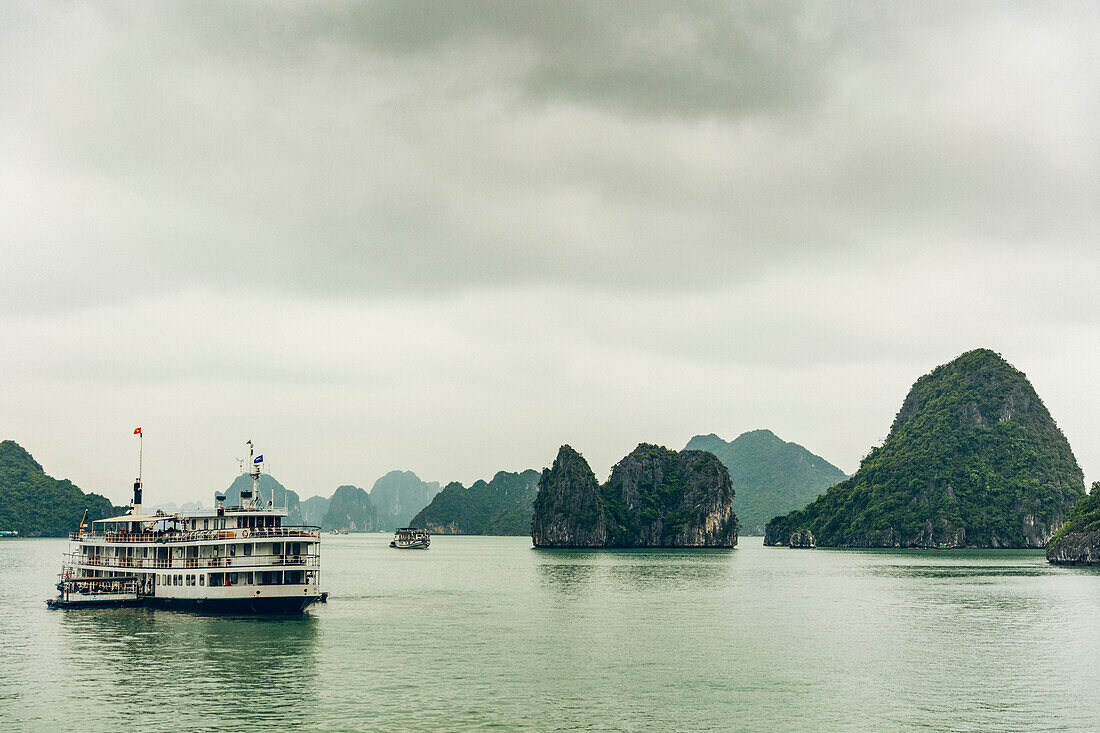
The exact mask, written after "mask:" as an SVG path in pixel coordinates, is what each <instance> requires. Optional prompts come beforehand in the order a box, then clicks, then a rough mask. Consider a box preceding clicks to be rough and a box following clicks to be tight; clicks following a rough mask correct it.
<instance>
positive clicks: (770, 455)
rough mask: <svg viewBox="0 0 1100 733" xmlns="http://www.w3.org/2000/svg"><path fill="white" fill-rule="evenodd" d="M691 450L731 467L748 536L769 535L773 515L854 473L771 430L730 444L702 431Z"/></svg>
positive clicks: (737, 506)
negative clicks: (714, 458)
mask: <svg viewBox="0 0 1100 733" xmlns="http://www.w3.org/2000/svg"><path fill="white" fill-rule="evenodd" d="M685 450H705V451H709V452H711V453H713V454H714V455H715V456H717V457H718V460H720V461H721V462H722V463H723V464H725V466H726V468H728V469H729V472H730V481H731V482H732V483H733V489H734V491H735V492H736V494H735V495H734V497H733V511H734V512H735V513H736V514H737V522H738V524H739V526H740V531H741V533H742V534H749V535H762V534H764V526H765V525H766V524H767V523H768V520H769V519H771V518H772V517H774V516H776V515H778V514H784V513H786V512H789V511H791V510H792V509H801V508H802V507H804V506H806V505H807V504H809V503H810V502H811V501H813V500H814V499H816V498H817V496H818V495H819V494H821V493H822V492H823V491H825V489H827V488H828V487H830V486H832V485H834V484H836V483H839V482H841V481H843V480H844V479H846V478H847V477H848V476H847V474H845V473H844V472H843V471H841V470H840V469H839V468H837V467H836V466H834V465H833V464H831V463H829V462H828V461H826V460H825V459H824V458H822V457H821V456H817V455H814V454H813V453H811V452H810V451H808V450H806V449H805V448H803V447H802V446H801V445H799V444H798V443H788V442H786V441H784V440H783V439H781V438H779V437H778V436H776V434H775V433H773V432H772V431H770V430H752V431H750V432H747V433H742V434H741V435H739V436H737V438H736V439H734V440H732V441H730V442H728V443H727V442H726V441H724V440H722V439H721V438H719V437H718V436H717V435H714V434H713V433H711V434H710V435H696V436H695V437H694V438H692V439H691V440H690V441H688V444H687V447H686V448H685Z"/></svg>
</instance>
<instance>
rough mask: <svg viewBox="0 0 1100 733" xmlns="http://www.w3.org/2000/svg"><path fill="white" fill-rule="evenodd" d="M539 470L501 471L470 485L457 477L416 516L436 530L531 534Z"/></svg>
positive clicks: (422, 524) (415, 524)
mask: <svg viewBox="0 0 1100 733" xmlns="http://www.w3.org/2000/svg"><path fill="white" fill-rule="evenodd" d="M539 475H540V474H539V472H538V471H535V470H533V469H528V470H526V471H523V472H522V473H511V472H508V471H500V472H498V473H497V475H496V476H493V478H492V480H491V481H488V482H486V481H476V482H474V484H473V485H472V486H470V488H468V489H467V488H466V487H464V486H463V485H462V484H460V483H458V482H457V481H454V482H451V483H450V484H447V486H446V487H444V489H443V490H442V491H440V492H439V493H438V494H436V495H435V498H433V499H432V503H431V504H429V505H428V506H426V507H424V509H422V510H421V511H420V513H419V514H417V515H416V516H415V517H414V518H413V520H412V525H411V526H413V527H424V528H425V529H428V530H430V531H431V532H434V533H436V534H484V535H529V534H530V533H531V516H532V514H533V512H534V503H535V495H536V494H537V493H538V488H539Z"/></svg>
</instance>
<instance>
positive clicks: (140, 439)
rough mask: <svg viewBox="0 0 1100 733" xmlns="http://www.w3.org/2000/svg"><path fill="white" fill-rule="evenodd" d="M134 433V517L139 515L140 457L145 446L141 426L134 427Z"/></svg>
mask: <svg viewBox="0 0 1100 733" xmlns="http://www.w3.org/2000/svg"><path fill="white" fill-rule="evenodd" d="M134 435H136V436H138V475H137V481H135V482H134V501H133V510H132V514H133V515H134V516H135V517H138V516H141V459H142V453H143V449H144V447H145V442H144V436H143V435H142V433H141V428H135V429H134Z"/></svg>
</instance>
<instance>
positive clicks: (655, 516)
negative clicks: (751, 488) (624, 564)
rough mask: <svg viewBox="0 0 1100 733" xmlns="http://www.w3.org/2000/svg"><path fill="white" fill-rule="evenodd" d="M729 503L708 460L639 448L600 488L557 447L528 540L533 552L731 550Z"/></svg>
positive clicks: (722, 479)
mask: <svg viewBox="0 0 1100 733" xmlns="http://www.w3.org/2000/svg"><path fill="white" fill-rule="evenodd" d="M733 495H734V492H733V487H732V485H731V484H730V477H729V471H728V470H726V467H725V466H724V465H723V464H722V462H721V461H719V460H718V459H717V458H716V457H715V456H714V454H713V453H708V452H706V451H698V450H684V451H680V452H679V453H677V452H676V451H673V450H669V449H668V448H665V447H663V446H657V445H649V444H646V443H642V444H640V445H639V446H638V447H637V448H635V449H634V451H633V452H631V453H630V455H628V456H626V457H625V458H623V459H622V460H621V461H619V463H617V464H616V465H615V467H614V468H613V469H612V470H611V477H610V478H609V479H608V480H607V483H605V484H603V485H602V486H600V485H599V484H597V483H596V477H595V475H594V474H593V473H592V469H591V468H590V467H589V466H588V462H587V461H585V460H584V458H583V457H582V456H581V455H580V454H579V453H577V452H576V451H575V450H573V449H572V448H571V447H570V446H567V445H563V446H562V447H561V449H560V450H559V451H558V456H557V458H556V459H555V460H554V465H553V466H552V467H551V468H548V469H546V470H544V471H543V472H542V477H541V478H540V480H539V491H538V496H537V497H536V498H535V515H534V520H533V522H532V526H531V539H532V541H533V543H534V545H535V547H733V546H734V545H736V544H737V517H736V516H735V515H734V512H733Z"/></svg>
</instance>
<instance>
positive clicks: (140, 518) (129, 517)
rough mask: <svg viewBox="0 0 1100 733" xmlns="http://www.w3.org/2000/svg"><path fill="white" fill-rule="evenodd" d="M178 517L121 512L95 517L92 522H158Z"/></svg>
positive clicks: (173, 515)
mask: <svg viewBox="0 0 1100 733" xmlns="http://www.w3.org/2000/svg"><path fill="white" fill-rule="evenodd" d="M176 519H179V515H178V514H122V515H120V516H117V517H107V518H106V519H97V520H95V521H94V522H92V524H103V523H105V522H159V521H162V520H163V521H172V520H176Z"/></svg>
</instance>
